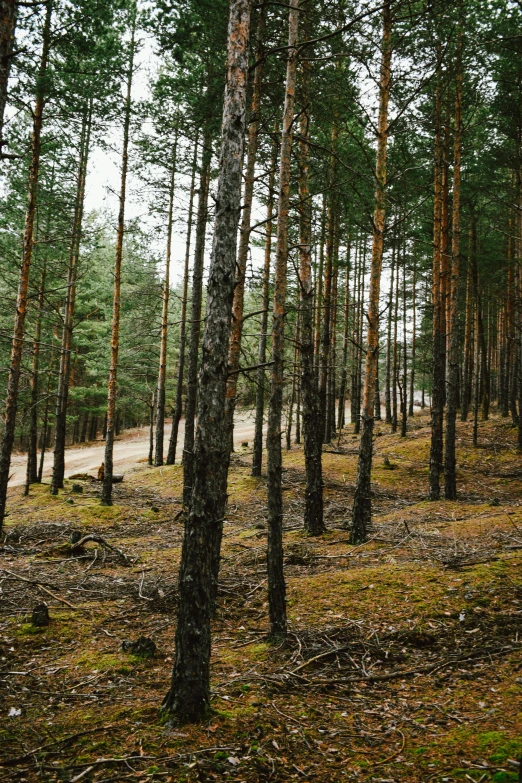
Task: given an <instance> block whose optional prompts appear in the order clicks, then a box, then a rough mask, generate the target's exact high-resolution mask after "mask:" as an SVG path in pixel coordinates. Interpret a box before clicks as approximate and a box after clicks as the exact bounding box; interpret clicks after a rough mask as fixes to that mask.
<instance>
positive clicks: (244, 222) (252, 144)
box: [225, 5, 266, 448]
mask: <svg viewBox="0 0 522 783" xmlns="http://www.w3.org/2000/svg"><path fill="white" fill-rule="evenodd" d="M265 20H266V6H265V5H262V6H261V7H260V9H259V17H258V22H257V35H256V38H257V49H256V53H255V61H256V63H257V65H256V68H255V71H254V83H253V90H252V105H251V108H250V124H249V127H248V147H247V162H246V167H245V174H244V177H245V190H244V195H243V209H242V216H241V228H240V232H239V248H238V252H237V262H236V286H235V289H234V302H233V304H232V327H231V330H230V347H229V352H228V372H229V375H228V381H227V402H226V407H225V417H226V426H227V427H228V429H229V432H230V444H231V448H233V443H234V411H235V407H236V394H237V382H238V377H239V358H240V355H241V339H242V336H243V310H244V302H245V275H246V267H247V260H248V250H249V247H250V222H251V216H252V201H253V197H254V181H255V166H256V158H257V141H258V134H259V119H260V118H259V111H260V107H261V90H262V85H263V67H264V62H265V57H264V37H265Z"/></svg>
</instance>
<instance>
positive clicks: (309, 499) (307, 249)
mask: <svg viewBox="0 0 522 783" xmlns="http://www.w3.org/2000/svg"><path fill="white" fill-rule="evenodd" d="M302 9H303V11H304V14H305V22H304V25H303V35H304V37H305V40H306V39H308V38H310V33H311V30H310V27H311V25H310V22H309V12H310V2H306V3H303V4H302ZM309 52H310V49H308V50H306V51H305V55H306V56H307V57H311V56H312V54H310V53H309ZM301 68H302V73H301V116H300V120H299V136H300V138H299V148H298V150H299V154H298V159H297V160H298V166H299V180H298V189H299V292H300V304H301V335H300V337H301V340H300V348H301V393H302V400H303V436H304V455H305V470H306V495H305V511H304V527H305V530H306V532H307V533H308V534H309V535H312V536H317V535H320V534H321V533H323V532H324V531H325V529H326V528H325V525H324V519H323V475H322V430H321V416H320V400H319V393H318V388H317V378H316V375H315V372H314V285H313V280H312V201H311V198H310V144H309V142H310V100H311V75H312V74H311V63H310V60H308V59H303V61H302V65H301Z"/></svg>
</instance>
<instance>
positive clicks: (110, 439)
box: [101, 2, 137, 506]
mask: <svg viewBox="0 0 522 783" xmlns="http://www.w3.org/2000/svg"><path fill="white" fill-rule="evenodd" d="M136 13H137V8H136V2H134V4H133V6H132V9H131V15H132V18H131V42H130V53H129V67H128V70H127V94H126V97H125V106H124V119H123V153H122V166H121V185H120V206H119V211H118V229H117V234H116V258H115V261H114V292H113V303H112V326H111V363H110V369H109V383H108V393H107V418H106V428H105V473H104V479H103V486H102V494H101V502H102V505H104V506H112V473H113V464H112V456H113V450H114V434H115V433H114V427H115V423H116V397H117V394H118V354H119V349H120V296H121V262H122V257H123V237H124V233H125V196H126V189H127V168H128V163H129V129H130V118H131V91H132V77H133V71H134V52H135V34H136Z"/></svg>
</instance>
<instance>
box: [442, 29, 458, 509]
mask: <svg viewBox="0 0 522 783" xmlns="http://www.w3.org/2000/svg"><path fill="white" fill-rule="evenodd" d="M462 36H463V33H462V21H461V22H460V25H459V37H458V44H457V62H456V75H455V129H454V136H453V139H454V141H453V214H452V241H451V278H450V286H449V323H448V325H449V336H448V338H449V339H448V348H449V350H448V383H447V392H446V443H445V454H444V497H445V498H446V500H456V499H457V473H456V471H457V464H456V453H455V450H456V435H457V395H458V383H459V333H458V326H459V317H458V315H459V314H458V286H459V264H460V179H461V178H460V169H461V158H462Z"/></svg>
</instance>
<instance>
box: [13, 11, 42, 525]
mask: <svg viewBox="0 0 522 783" xmlns="http://www.w3.org/2000/svg"><path fill="white" fill-rule="evenodd" d="M52 11H53V5H52V0H48V2H47V10H46V15H45V22H44V29H43V42H42V54H41V58H40V66H39V70H38V80H37V93H36V100H35V107H34V111H33V133H32V138H31V163H30V168H29V183H28V189H27V210H26V214H25V226H24V236H23V249H22V262H21V265H20V274H19V282H18V294H17V297H16V315H15V321H14V330H13V342H12V348H11V359H10V363H9V372H8V379H7V391H6V398H5V418H4V433H3V436H2V443H1V445H0V535H1V533H2V528H3V523H4V518H5V505H6V497H7V483H8V481H9V468H10V466H11V452H12V450H13V444H14V437H15V428H16V409H17V404H18V385H19V382H20V373H21V369H22V353H23V347H24V327H25V317H26V313H27V294H28V289H29V272H30V269H31V259H32V254H33V231H34V220H35V213H36V196H37V191H38V174H39V169H40V152H41V135H42V125H43V112H44V106H45V97H46V96H45V93H44V85H45V83H46V81H45V76H46V73H47V65H48V60H49V48H50V40H51V17H52Z"/></svg>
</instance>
